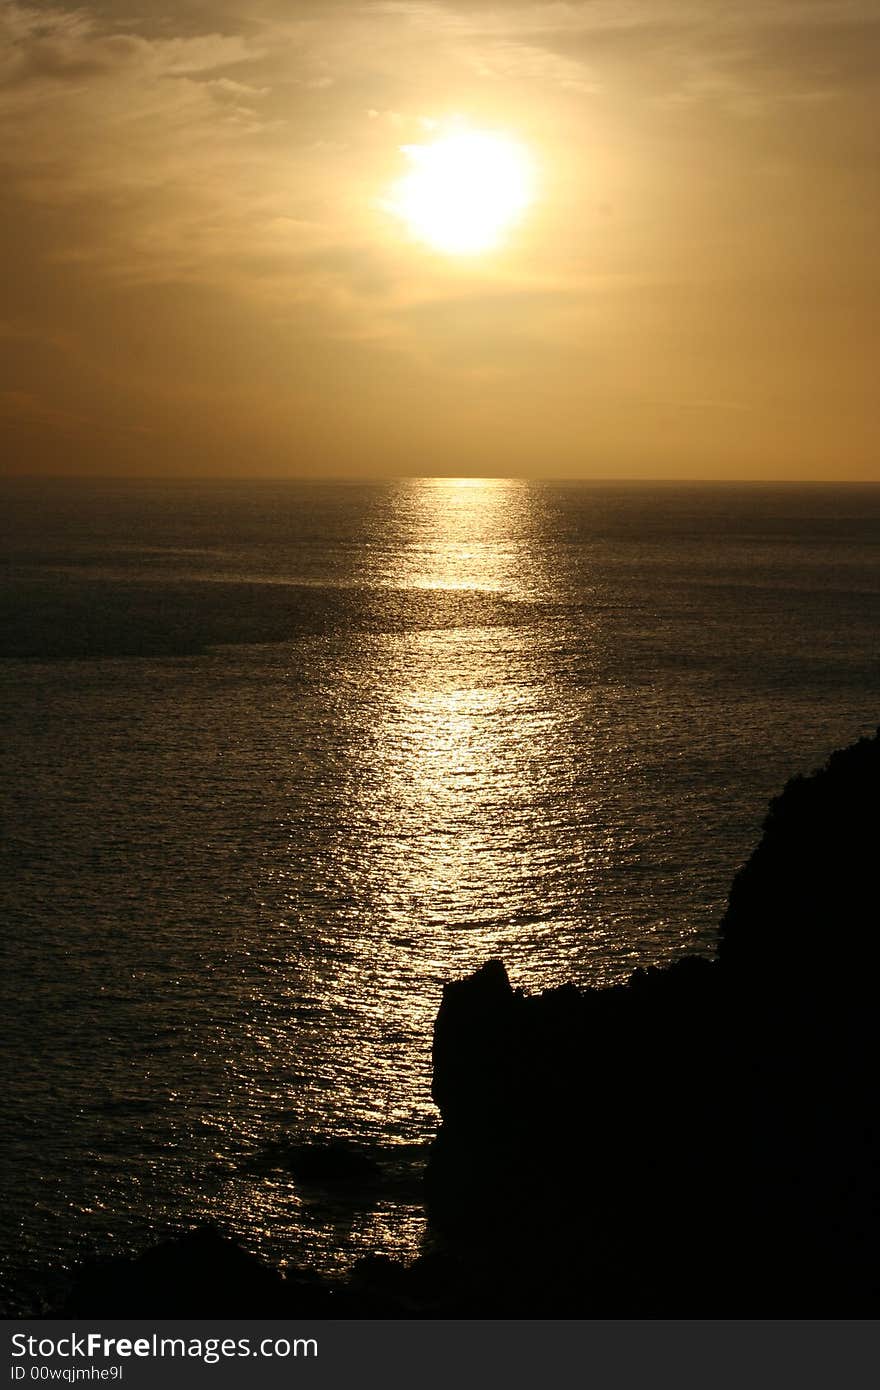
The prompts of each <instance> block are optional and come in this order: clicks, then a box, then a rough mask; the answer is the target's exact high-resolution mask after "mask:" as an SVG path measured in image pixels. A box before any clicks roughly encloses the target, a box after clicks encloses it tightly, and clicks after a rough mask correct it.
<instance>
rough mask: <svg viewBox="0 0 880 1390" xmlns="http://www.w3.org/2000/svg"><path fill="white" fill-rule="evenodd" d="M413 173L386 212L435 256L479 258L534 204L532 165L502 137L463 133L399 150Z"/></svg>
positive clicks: (395, 189)
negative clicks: (390, 213)
mask: <svg viewBox="0 0 880 1390" xmlns="http://www.w3.org/2000/svg"><path fill="white" fill-rule="evenodd" d="M401 152H402V153H403V154H404V155H405V156H406V158H407V159H408V160H409V162H410V165H411V168H410V170H409V172H408V173H407V174H405V175H404V177H403V178H402V179H400V180H399V181H398V182H397V183H396V184H395V185H394V187H393V188H392V190H391V196H390V198H389V199H388V201H387V202H386V207H387V208H388V209H389V210H390V211H391V212H393V213H395V214H396V215H397V216H398V217H400V218H401V219H402V220H403V221H404V222H405V223H406V225H407V226H408V228H409V230H410V232H411V233H412V234H413V236H415V237H416V238H418V240H419V241H422V242H425V243H426V244H427V245H428V246H431V247H433V248H434V249H435V250H437V251H445V252H447V253H449V254H450V255H456V256H468V255H478V254H479V253H480V252H483V251H489V250H491V249H492V248H493V247H495V246H498V245H499V243H500V242H501V241H502V240H503V238H504V234H505V233H506V232H507V231H508V229H509V228H510V227H511V226H512V225H513V224H514V223H515V222H516V221H517V220H518V219H519V218H520V217H521V216H522V214H523V213H524V211H525V209H526V208H527V207H528V205H529V203H530V202H531V201H532V185H533V179H532V169H531V162H530V160H529V158H528V155H527V154H526V151H525V150H524V149H523V147H522V146H521V145H519V144H517V142H516V141H515V140H511V139H510V138H508V137H507V136H505V135H497V134H494V133H492V132H489V131H478V130H466V131H456V132H455V133H454V134H451V135H446V136H443V137H442V138H440V139H438V140H434V141H432V142H431V143H430V144H426V145H403V146H401Z"/></svg>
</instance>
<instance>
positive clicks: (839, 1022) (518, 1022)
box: [428, 737, 880, 1316]
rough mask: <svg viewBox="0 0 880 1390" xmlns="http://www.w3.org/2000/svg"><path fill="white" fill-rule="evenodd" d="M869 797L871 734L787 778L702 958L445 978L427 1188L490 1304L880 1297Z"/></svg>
mask: <svg viewBox="0 0 880 1390" xmlns="http://www.w3.org/2000/svg"><path fill="white" fill-rule="evenodd" d="M878 798H880V738H878V737H875V738H873V739H863V740H861V741H860V742H859V743H858V744H856V745H855V746H854V747H852V748H848V749H846V750H845V751H843V752H840V753H836V754H835V755H834V756H833V757H832V759H831V761H830V762H829V764H828V766H827V767H826V768H824V769H823V770H822V771H820V772H817V773H815V774H814V775H813V776H811V777H806V778H801V777H799V778H795V779H794V780H793V781H792V782H790V783H789V785H788V786H787V787H786V789H785V791H784V793H783V795H782V796H780V797H779V798H778V799H777V800H775V801H774V802H773V804H772V806H771V808H770V813H769V815H768V818H767V821H766V824H765V827H764V833H763V837H762V839H761V841H760V844H759V845H758V847H757V848H756V850H755V852H754V853H753V855H752V857H751V858H750V860H749V861H748V863H747V864H746V865H745V867H744V868H743V869H742V870H741V872H740V873H739V874H738V875H737V877H736V880H735V882H734V884H733V887H732V891H731V895H730V903H729V907H728V910H727V913H726V915H725V917H724V921H723V924H722V932H721V943H720V950H719V957H718V960H717V961H715V962H710V961H708V960H702V959H697V958H691V959H685V960H683V961H681V962H679V963H678V964H677V965H675V966H673V967H672V968H670V969H669V970H666V971H658V970H648V971H637V972H636V973H635V974H634V975H633V977H632V978H631V980H630V981H629V983H628V984H627V985H625V986H621V987H618V988H614V989H607V990H576V989H574V988H572V987H570V986H568V987H564V988H562V989H558V990H552V991H548V992H546V993H544V994H541V995H536V996H532V997H530V996H526V995H524V994H522V993H521V992H520V991H515V990H513V989H511V987H510V983H509V981H508V979H507V975H506V972H505V970H504V967H503V965H502V964H501V962H499V961H492V962H490V963H489V964H487V965H486V966H484V967H483V968H482V969H481V970H480V971H478V972H477V973H476V974H475V975H473V976H471V977H470V978H469V979H467V980H463V981H460V982H457V983H454V984H451V985H449V986H447V988H446V989H445V991H444V996H443V1003H442V1007H441V1009H440V1013H439V1016H438V1018H437V1022H436V1028H435V1038H434V1088H433V1089H434V1097H435V1099H436V1101H437V1104H438V1105H439V1107H440V1110H441V1114H442V1126H441V1129H440V1133H439V1136H438V1139H437V1142H436V1144H435V1147H434V1152H433V1155H432V1160H431V1163H430V1165H429V1171H428V1191H429V1210H430V1213H431V1217H432V1221H433V1223H434V1225H435V1227H436V1228H437V1229H438V1230H440V1231H443V1232H445V1233H446V1235H447V1237H448V1238H449V1240H450V1242H451V1243H452V1246H453V1248H458V1249H465V1250H467V1251H468V1252H469V1257H470V1259H471V1260H472V1261H474V1262H477V1263H481V1265H482V1268H483V1270H484V1275H485V1287H486V1289H487V1290H490V1289H491V1290H493V1292H494V1296H495V1297H496V1298H497V1299H498V1301H499V1304H500V1306H501V1307H502V1308H503V1309H504V1310H506V1311H509V1312H531V1313H532V1314H533V1315H541V1314H542V1313H543V1314H544V1315H548V1314H551V1313H555V1314H557V1315H562V1316H564V1315H566V1314H568V1315H575V1316H577V1315H590V1314H596V1315H600V1316H626V1315H629V1314H642V1315H645V1316H676V1315H681V1316H688V1315H704V1316H710V1315H720V1316H738V1315H746V1316H748V1315H758V1316H760V1315H765V1316H774V1315H796V1316H822V1315H825V1316H831V1315H856V1314H870V1313H873V1312H874V1311H875V1310H876V1305H877V1292H878V1290H877V1273H876V1257H875V1252H876V1249H877V1236H878V1221H877V1212H878V1207H877V1196H878V1185H877V1175H878V1157H880V1155H878V1138H877V1110H878V1106H877V1099H878V1098H877V1082H876V1060H875V1059H876V1057H877V1055H878V1051H877V1042H878V1038H877V1011H876V1004H875V1000H874V992H875V989H876V956H877V939H878V933H877V928H878V920H877V918H878V909H877V888H876V869H875V863H876V852H875V848H874V846H875V842H876V839H877V823H878V815H877V805H878Z"/></svg>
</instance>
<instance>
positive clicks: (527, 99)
mask: <svg viewBox="0 0 880 1390" xmlns="http://www.w3.org/2000/svg"><path fill="white" fill-rule="evenodd" d="M878 73H880V6H878V4H877V0H736V3H731V0H585V2H584V3H572V4H564V3H550V4H543V3H538V2H535V0H526V2H524V3H511V0H498V3H491V0H490V2H489V3H482V0H461V3H456V2H455V0H448V2H447V3H433V0H403V2H402V3H389V4H371V3H367V4H353V3H348V2H347V0H103V2H102V3H88V0H86V3H83V4H80V5H77V6H76V7H75V8H73V7H72V8H66V7H64V6H61V5H42V4H40V5H34V4H17V3H15V4H8V3H5V0H0V124H2V130H0V166H2V167H0V174H2V181H0V201H2V209H0V237H2V243H3V262H4V264H3V270H4V276H3V282H4V293H3V299H2V301H0V349H2V375H0V420H2V432H3V446H2V452H3V457H4V460H5V464H4V466H5V467H6V468H7V469H11V470H12V471H18V472H38V473H44V472H49V473H62V472H64V473H101V474H107V473H112V474H120V475H122V474H158V473H174V474H180V475H201V474H210V473H218V474H224V475H256V476H260V475H262V476H270V475H271V476H278V475H287V474H290V475H297V474H316V473H328V474H343V475H352V474H361V473H364V474H389V473H392V474H393V473H417V474H421V473H452V474H468V473H471V474H519V473H525V474H537V475H549V476H579V475H580V476H585V477H590V476H593V477H616V476H620V477H661V476H667V477H698V478H713V477H741V478H785V477H791V478H825V479H838V478H839V479H848V478H852V479H855V478H874V479H880V448H878V444H880V428H878V415H880V410H878V400H880V391H878V384H877V376H878V372H877V357H878V351H877V347H878V325H880V293H878V290H880V254H878V249H880V235H878V234H880V218H878V212H880V119H878V104H877V92H876V84H877V79H878ZM455 118H459V120H460V121H464V122H469V123H470V125H471V126H473V127H474V128H476V129H481V130H490V131H494V132H500V133H503V134H507V135H509V136H511V137H513V138H515V139H516V140H518V141H519V142H521V143H522V144H524V145H525V146H526V147H527V148H528V149H529V151H530V152H531V157H532V160H533V164H534V168H535V170H536V175H537V189H536V197H535V201H534V203H533V205H532V207H531V209H530V211H529V213H528V214H527V215H526V217H525V218H524V219H523V220H522V221H521V222H520V223H519V224H518V225H517V226H516V227H515V228H514V229H513V231H512V233H511V235H510V236H509V238H508V239H507V241H506V242H505V244H504V245H503V247H502V248H501V249H499V250H495V251H490V252H486V253H484V254H483V255H479V256H470V257H460V256H449V255H446V254H443V253H441V252H438V251H436V250H432V249H430V248H429V247H426V246H424V245H422V244H421V243H419V242H417V241H415V240H414V239H413V237H412V236H411V234H410V233H409V232H408V230H407V228H406V227H405V225H404V224H402V223H401V222H400V221H399V219H397V218H395V217H394V216H393V215H392V214H391V213H390V212H389V211H388V209H387V207H386V206H384V204H383V200H387V197H388V189H389V187H390V186H391V185H392V184H393V183H394V181H395V180H396V179H398V178H400V177H401V176H402V175H403V174H404V173H405V172H406V167H407V166H406V157H405V156H404V155H403V154H402V153H401V146H404V145H412V144H419V143H424V142H425V141H426V140H430V139H431V138H433V137H432V134H431V132H432V131H434V132H436V131H441V132H442V131H443V130H445V129H446V127H447V124H448V123H449V122H451V121H453V120H454V119H455ZM431 123H434V124H431Z"/></svg>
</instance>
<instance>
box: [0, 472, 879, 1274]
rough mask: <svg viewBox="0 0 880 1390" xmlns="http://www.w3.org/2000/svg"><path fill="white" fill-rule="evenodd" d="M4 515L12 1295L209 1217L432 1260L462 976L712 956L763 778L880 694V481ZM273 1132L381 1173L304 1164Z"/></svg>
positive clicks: (114, 507) (157, 487) (435, 490)
mask: <svg viewBox="0 0 880 1390" xmlns="http://www.w3.org/2000/svg"><path fill="white" fill-rule="evenodd" d="M3 501H4V504H5V507H4V512H5V516H6V529H7V531H8V535H7V542H6V551H7V555H8V557H9V563H8V566H7V569H6V572H5V575H4V580H3V588H2V594H0V604H2V610H3V618H4V630H5V637H4V647H3V651H4V653H5V655H6V656H7V658H8V659H7V660H5V661H4V662H2V663H0V680H2V685H3V706H4V711H5V716H4V718H5V737H4V745H3V763H2V786H3V799H4V806H5V812H4V817H5V832H4V846H3V855H4V862H3V877H2V885H0V895H2V904H3V925H4V934H5V936H6V938H7V941H8V950H7V953H6V964H5V966H4V970H3V987H4V991H5V993H6V999H5V1001H4V1021H5V1025H6V1027H5V1034H6V1043H5V1051H4V1059H5V1062H6V1064H7V1066H8V1068H9V1072H10V1080H9V1083H8V1084H7V1085H6V1086H5V1087H4V1088H3V1103H4V1105H5V1107H6V1109H7V1112H8V1114H7V1118H6V1119H5V1121H4V1135H5V1136H6V1137H7V1139H8V1140H10V1141H11V1142H9V1143H7V1158H8V1159H11V1160H12V1161H11V1165H10V1167H11V1173H10V1174H9V1175H8V1176H7V1178H6V1181H5V1183H4V1190H5V1194H6V1195H5V1200H4V1203H3V1206H2V1211H0V1222H2V1227H3V1243H4V1246H5V1248H6V1255H7V1259H8V1262H9V1264H10V1266H11V1267H12V1270H13V1282H15V1281H16V1280H18V1281H20V1280H21V1274H20V1271H21V1269H22V1268H26V1267H29V1266H35V1265H39V1264H41V1263H45V1262H47V1261H65V1260H69V1259H71V1258H73V1257H74V1256H75V1255H77V1254H82V1253H84V1252H85V1251H86V1250H88V1249H93V1248H101V1249H109V1248H118V1247H123V1248H128V1247H131V1246H137V1245H139V1244H143V1243H145V1242H146V1241H147V1240H149V1239H150V1238H152V1237H154V1236H155V1235H157V1234H161V1233H164V1232H166V1231H167V1230H168V1229H169V1228H171V1227H173V1226H175V1225H177V1224H179V1223H181V1222H189V1221H192V1220H195V1219H203V1218H211V1219H214V1220H217V1221H219V1222H220V1224H221V1225H222V1226H223V1227H224V1228H225V1229H227V1230H229V1231H231V1232H234V1233H235V1234H237V1235H238V1236H239V1237H240V1238H241V1239H242V1240H243V1241H244V1243H245V1244H246V1245H248V1246H249V1247H250V1248H252V1249H255V1250H257V1251H259V1252H261V1253H263V1254H265V1255H266V1256H267V1257H269V1258H272V1259H280V1258H289V1259H293V1260H297V1261H306V1262H309V1261H310V1262H313V1263H315V1264H316V1265H317V1266H318V1267H320V1268H322V1269H334V1268H340V1267H344V1266H345V1265H347V1264H348V1263H350V1262H351V1260H352V1258H354V1256H355V1255H356V1254H358V1253H360V1252H362V1251H363V1250H365V1249H371V1248H377V1247H381V1248H384V1249H388V1250H392V1251H398V1252H404V1253H412V1252H414V1251H415V1250H416V1249H417V1248H418V1244H419V1241H420V1239H421V1237H422V1232H423V1222H422V1214H421V1210H420V1207H419V1205H418V1193H417V1188H416V1186H415V1184H414V1182H413V1180H412V1179H413V1174H414V1173H415V1172H416V1171H417V1168H418V1158H419V1155H420V1154H421V1153H422V1151H423V1148H422V1146H423V1145H424V1144H425V1142H426V1141H427V1140H428V1139H429V1138H430V1136H431V1134H432V1132H433V1129H434V1126H435V1123H436V1115H435V1112H434V1110H433V1108H432V1105H431V1102H430V1096H429V1089H428V1088H429V1050H430V1030H431V1023H432V1020H433V1017H434V1014H435V1012H436V1009H437V1004H438V1001H439V996H440V991H441V987H442V983H443V981H444V980H445V979H448V978H450V977H451V976H455V975H460V974H462V973H463V972H466V971H467V970H469V969H471V968H472V967H474V966H476V965H478V964H480V963H481V962H482V961H484V960H485V959H486V958H487V957H489V956H495V955H501V956H503V958H504V959H505V961H506V962H507V964H508V967H509V969H510V973H511V975H512V978H513V980H514V982H515V983H516V984H519V985H524V986H527V987H530V988H540V987H543V986H546V985H550V984H554V983H558V982H560V981H562V980H565V979H570V978H573V979H575V980H578V981H582V982H589V983H603V982H608V981H614V980H619V979H621V978H623V977H625V976H626V975H627V973H628V972H629V971H630V970H631V969H632V968H633V967H634V966H635V965H637V964H640V963H649V962H662V961H667V960H671V959H673V958H675V957H676V956H678V955H680V954H681V953H682V952H684V951H691V950H704V951H710V950H711V949H712V941H713V937H714V933H715V929H716V925H717V921H718V918H719V915H720V912H721V910H722V906H723V902H724V898H725V896H726V891H727V887H728V885H729V881H730V878H731V875H732V873H733V871H734V870H735V868H736V867H737V865H738V864H739V863H740V862H741V861H742V859H743V858H744V856H745V855H746V854H747V853H748V851H749V849H750V847H751V845H752V844H753V842H754V840H755V837H756V834H757V831H758V827H759V825H760V821H761V819H762V817H763V814H764V810H765V806H766V802H767V799H768V797H769V796H770V795H771V794H773V793H774V792H775V791H777V790H778V789H779V788H780V787H781V785H782V784H783V782H784V781H785V780H786V779H787V777H788V776H789V775H790V774H791V773H793V772H794V771H796V770H805V769H808V768H809V767H811V766H813V765H816V764H817V763H819V762H821V761H822V760H824V758H825V757H826V756H827V754H828V753H829V752H830V751H831V750H832V749H833V748H834V747H835V746H838V745H841V744H844V743H847V742H849V741H850V740H852V739H853V738H854V737H856V736H857V735H859V734H860V733H865V732H869V731H871V730H872V729H873V728H874V727H875V725H876V723H877V721H878V713H880V698H878V662H877V657H878V649H877V633H878V619H880V570H878V558H880V489H877V488H873V489H872V488H857V487H847V488H831V487H809V488H794V487H787V488H786V487H771V486H754V487H730V486H725V487H716V488H706V487H702V488H701V487H673V486H671V485H670V486H662V487H647V486H646V487H636V486H626V487H625V486H611V485H607V486H604V485H603V486H600V485H591V486H584V487H575V486H548V485H538V484H529V483H522V482H494V481H493V482H473V481H455V480H412V481H402V482H394V483H387V484H375V485H369V486H368V485H354V484H352V485H334V486H327V485H320V486H319V485H311V484H289V485H281V484H263V485H260V484H250V485H245V484H234V485H233V484H214V485H195V484H192V485H184V484H167V483H166V484H146V483H139V484H128V485H122V484H116V485H113V484H98V483H93V484H64V483H53V484H41V485H36V484H25V483H18V484H7V485H5V486H4V493H3ZM845 949H846V944H845V942H844V941H833V942H829V950H845ZM698 1045H699V1041H698V1040H695V1046H698ZM597 1065H601V1059H597ZM283 1134H288V1135H291V1136H292V1137H294V1138H296V1139H300V1140H302V1139H310V1138H315V1137H322V1138H325V1137H329V1136H344V1137H348V1138H350V1139H354V1140H357V1141H360V1142H363V1143H364V1144H366V1145H368V1146H369V1148H370V1149H371V1151H372V1152H373V1153H374V1154H375V1155H376V1156H377V1157H378V1158H379V1159H380V1160H381V1161H382V1162H383V1163H384V1164H385V1165H386V1169H387V1172H388V1178H387V1181H385V1182H384V1183H381V1184H379V1185H378V1186H375V1185H374V1186H373V1187H370V1188H369V1189H368V1190H364V1191H362V1192H357V1191H354V1192H351V1193H349V1194H347V1195H346V1196H345V1197H344V1198H340V1197H339V1195H338V1194H337V1195H336V1196H334V1195H333V1194H332V1193H329V1192H326V1191H322V1190H320V1189H316V1188H308V1187H303V1186H302V1185H301V1184H298V1183H297V1182H296V1181H295V1180H294V1179H293V1178H292V1177H291V1176H290V1174H289V1173H285V1172H284V1171H283V1170H272V1169H271V1168H267V1167H266V1165H265V1164H261V1163H260V1162H255V1158H258V1156H259V1154H260V1153H261V1151H262V1150H263V1149H264V1148H265V1146H266V1145H267V1144H270V1143H271V1142H272V1141H274V1140H276V1139H277V1138H278V1137H279V1136H280V1135H283Z"/></svg>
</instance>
